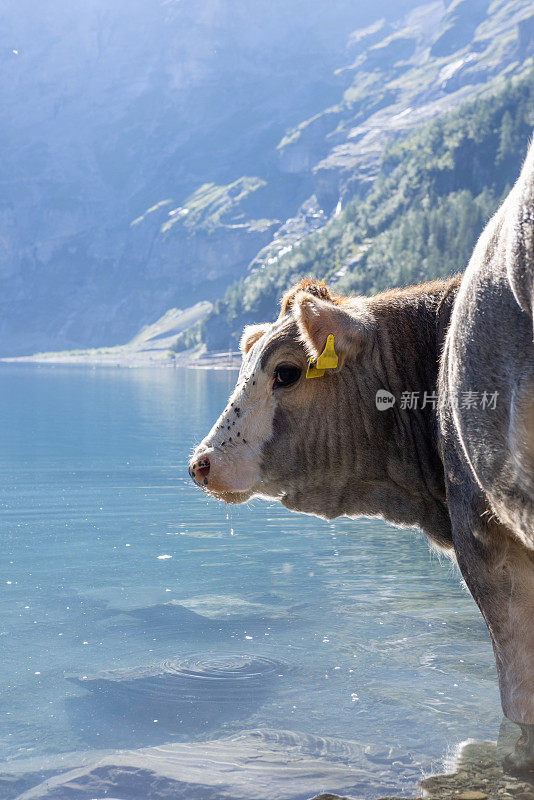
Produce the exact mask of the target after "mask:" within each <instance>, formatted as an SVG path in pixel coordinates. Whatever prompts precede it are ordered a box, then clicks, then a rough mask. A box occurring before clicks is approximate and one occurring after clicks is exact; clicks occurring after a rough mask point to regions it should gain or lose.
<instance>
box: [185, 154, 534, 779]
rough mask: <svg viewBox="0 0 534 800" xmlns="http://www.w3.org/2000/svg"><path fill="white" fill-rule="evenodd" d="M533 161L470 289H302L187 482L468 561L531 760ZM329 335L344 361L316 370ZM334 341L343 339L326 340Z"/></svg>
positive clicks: (250, 360)
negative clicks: (389, 526) (400, 533)
mask: <svg viewBox="0 0 534 800" xmlns="http://www.w3.org/2000/svg"><path fill="white" fill-rule="evenodd" d="M533 290H534V150H533V149H531V151H530V153H529V156H528V157H527V161H526V163H525V167H524V169H523V172H522V174H521V176H520V178H519V180H518V182H517V184H516V186H515V187H514V189H513V190H512V191H511V192H510V195H509V196H508V198H507V200H506V201H505V203H504V204H503V205H502V207H501V208H500V210H499V211H498V212H497V214H496V215H495V217H494V218H493V219H492V220H491V221H490V223H489V224H488V226H487V228H486V230H485V231H484V233H483V234H482V236H481V238H480V240H479V242H478V244H477V247H476V249H475V252H474V254H473V257H472V259H471V261H470V264H469V266H468V268H467V271H466V273H465V275H464V276H463V277H462V276H455V277H453V278H451V279H449V280H445V281H434V282H432V283H426V284H422V285H420V286H415V287H410V288H408V289H396V290H392V291H389V292H385V293H383V294H380V295H377V296H375V297H338V296H336V295H333V294H331V293H330V292H329V291H328V289H327V288H326V287H325V286H324V285H323V284H321V283H317V282H315V281H302V282H301V283H299V284H297V285H296V286H295V287H293V288H292V289H291V290H290V291H289V292H287V294H286V295H285V296H284V298H283V300H282V307H281V311H280V315H279V317H278V319H277V320H276V322H274V323H273V324H264V325H255V326H249V327H247V328H245V331H244V333H243V337H242V340H241V349H242V352H243V363H242V367H241V371H240V374H239V379H238V382H237V385H236V387H235V390H234V392H233V394H232V395H231V397H230V400H229V403H228V405H227V407H226V408H225V410H224V411H223V413H222V414H221V416H220V417H219V419H218V420H217V422H216V423H215V425H214V426H213V428H212V430H211V431H210V432H209V434H208V435H207V436H206V437H205V439H204V440H203V441H202V442H201V444H200V445H199V447H198V448H197V450H196V452H195V454H194V456H193V459H192V461H191V464H190V474H191V475H192V477H193V478H194V479H195V481H196V482H197V483H199V484H200V485H201V486H202V488H204V490H205V491H207V492H209V493H210V494H212V495H213V496H215V497H217V498H220V499H222V500H225V501H226V502H230V503H239V502H242V501H244V500H247V499H248V498H250V497H251V496H252V495H260V496H265V497H269V498H278V499H279V500H280V501H281V502H282V503H283V504H284V505H285V506H287V508H290V509H294V510H296V511H303V512H306V513H310V514H316V515H318V516H321V517H326V518H329V519H330V518H333V517H337V516H340V515H349V516H352V517H356V516H380V517H383V518H385V519H387V520H389V521H390V522H393V523H395V524H397V525H404V526H406V525H407V526H418V527H419V528H421V529H422V530H423V531H424V532H425V533H426V534H427V535H428V536H429V538H430V539H431V540H432V541H433V542H434V543H435V544H436V545H438V546H439V547H440V548H442V549H445V550H447V551H448V552H449V554H450V555H451V556H452V557H455V558H456V559H457V561H458V564H459V567H460V569H461V571H462V574H463V576H464V578H465V581H466V583H467V585H468V587H469V589H470V591H471V593H472V595H473V597H474V599H475V600H476V602H477V604H478V605H479V607H480V609H481V611H482V614H483V615H484V618H485V620H486V623H487V625H488V628H489V631H490V635H491V638H492V642H493V646H494V650H495V657H496V662H497V668H498V672H499V683H500V689H501V698H502V703H503V709H504V713H505V714H506V715H507V716H508V717H509V718H510V719H511V720H513V721H514V722H517V723H518V724H520V725H521V726H522V730H523V736H522V739H521V740H520V745H519V747H518V748H517V749H516V754H515V757H514V758H515V762H514V763H515V764H516V765H522V764H525V763H528V762H530V761H534V508H533V500H534V391H533V390H534V346H533V341H532V340H533V336H532V334H533V324H532V304H533ZM332 336H333V346H334V349H335V355H337V364H336V359H335V358H334V357H332V353H330V355H331V358H330V361H328V360H327V361H324V359H323V358H322V357H321V356H322V354H323V351H324V352H326V350H328V348H326V350H325V346H326V345H327V342H328V340H329V339H328V337H332ZM330 342H331V338H330Z"/></svg>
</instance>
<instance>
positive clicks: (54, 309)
mask: <svg viewBox="0 0 534 800" xmlns="http://www.w3.org/2000/svg"><path fill="white" fill-rule="evenodd" d="M415 5H416V2H414V0H375V2H374V3H372V4H369V3H364V2H355V0H330V2H328V3H325V2H322V1H321V2H319V0H317V2H314V1H312V0H291V2H289V3H288V2H287V1H286V0H284V2H282V0H128V1H126V0H114V2H113V3H110V2H109V0H83V2H82V1H81V0H78V1H77V2H72V0H70V1H69V0H49V1H48V2H47V3H41V4H38V3H34V2H33V1H32V0H7V2H4V3H3V4H2V5H1V7H0V66H1V69H2V76H3V80H2V82H1V84H0V103H1V107H2V119H3V122H2V126H0V145H1V152H2V156H3V157H2V159H1V161H0V276H1V280H2V296H1V301H0V352H1V353H2V354H4V355H7V354H14V353H26V352H32V351H35V350H42V349H44V348H51V347H53V348H54V349H57V348H58V347H61V348H65V347H80V346H90V345H96V346H98V345H102V344H113V343H115V342H117V341H126V340H127V339H128V338H129V337H131V336H132V335H133V334H134V333H135V332H136V331H137V330H139V328H140V327H141V326H142V325H144V324H146V323H149V322H153V321H154V319H156V318H157V317H158V316H160V315H161V314H163V313H164V312H165V311H166V310H167V309H168V308H170V307H173V306H177V307H180V308H184V307H185V306H187V305H192V304H193V303H196V302H197V301H200V300H213V299H215V298H216V297H218V296H220V295H222V294H223V293H224V290H225V288H226V286H227V285H228V283H229V282H233V281H234V280H235V279H236V278H238V277H239V276H241V275H243V274H244V273H245V271H246V269H247V266H248V264H249V263H250V261H251V260H252V259H253V258H254V256H255V255H256V254H257V252H258V251H259V250H260V249H261V248H262V247H264V246H265V245H267V244H268V243H269V242H270V241H271V240H272V238H273V235H275V234H276V231H277V230H278V229H279V227H280V225H281V224H282V223H283V222H284V221H285V220H287V219H288V218H289V217H292V216H294V215H295V213H296V211H297V209H298V208H299V206H300V205H301V204H302V203H304V202H305V201H306V200H307V198H309V197H310V196H311V195H313V194H314V193H317V190H318V189H317V186H316V179H315V176H314V172H313V167H314V163H315V162H314V158H315V160H317V159H319V158H320V157H322V156H323V153H324V152H325V147H324V145H323V143H322V140H324V139H325V138H326V137H327V134H328V133H329V131H328V130H327V128H328V126H326V128H325V129H324V133H323V134H320V133H319V137H318V138H319V140H320V141H319V143H317V142H315V143H312V144H310V145H308V149H310V147H311V151H313V153H312V154H308V155H306V156H305V158H306V159H307V163H306V164H304V163H303V151H302V146H301V145H300V144H299V145H298V147H297V148H295V147H294V146H293V145H292V144H291V143H287V144H284V145H283V147H281V148H279V147H278V145H279V144H280V142H282V141H283V140H284V137H286V138H287V135H288V132H289V136H290V137H292V136H294V134H293V133H291V131H292V130H294V129H296V128H297V127H298V125H299V124H300V123H301V122H302V121H303V120H311V119H313V117H314V116H315V115H317V114H318V115H320V116H323V115H324V114H325V113H326V116H327V117H328V118H329V112H325V111H324V110H325V109H328V108H330V106H332V104H336V103H337V102H339V99H340V98H341V97H343V93H344V92H345V91H346V90H347V89H349V87H350V85H351V82H353V81H354V72H353V71H351V70H350V69H349V70H344V69H341V71H340V68H341V67H343V65H344V64H347V60H348V59H349V58H350V59H351V58H352V57H353V55H354V56H355V57H356V53H357V51H358V48H360V49H361V44H359V43H358V42H359V40H357V38H358V37H356V39H354V38H351V34H352V32H353V31H354V30H355V29H356V28H360V27H362V26H369V25H372V24H373V23H377V21H378V20H381V19H383V20H384V21H383V22H380V23H379V24H378V28H377V30H379V31H383V30H385V29H386V28H387V30H389V29H390V28H391V29H392V30H393V29H394V26H395V25H396V20H397V19H398V17H399V16H400V15H402V14H404V13H405V12H406V11H407V10H410V9H412V8H413V7H414V6H415ZM438 5H439V6H440V7H441V4H438ZM392 26H393V27H392ZM380 35H381V34H379V35H378V39H380ZM366 36H367V39H368V41H371V39H372V38H373V34H372V33H369V34H366ZM369 37H370V38H369ZM375 38H376V36H375ZM386 50H387V47H386ZM388 58H389V56H388V55H387V53H386V52H385V51H384V53H377V55H376V59H377V60H378V62H383V61H387V60H388ZM307 127H310V125H309V124H308V125H307ZM307 138H309V134H308V133H306V134H305V135H304V136H303V137H302V141H304V140H306V139H307ZM315 139H317V134H315ZM326 149H328V147H327V148H326ZM311 151H310V153H311ZM333 199H335V191H334V190H333V189H332V187H331V185H330V183H329V186H328V191H327V192H326V195H325V198H324V200H321V201H320V202H322V203H327V202H329V203H331V202H333ZM327 211H328V209H327ZM317 213H318V214H319V217H320V216H321V214H322V213H323V211H322V210H320V211H318V212H317Z"/></svg>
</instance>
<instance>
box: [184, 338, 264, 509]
mask: <svg viewBox="0 0 534 800" xmlns="http://www.w3.org/2000/svg"><path fill="white" fill-rule="evenodd" d="M273 327H274V326H273ZM268 339H269V334H268V333H267V334H266V335H265V336H263V337H262V338H261V339H259V340H258V341H257V342H256V343H255V344H254V345H253V347H252V348H251V349H250V350H249V352H248V353H247V354H246V356H244V358H243V363H242V366H241V369H240V372H239V377H238V381H237V384H236V387H235V389H234V391H233V392H232V394H231V396H230V399H229V400H228V404H227V406H226V408H225V409H224V411H223V412H222V414H221V415H220V417H219V419H218V420H217V422H216V423H215V424H214V426H213V427H212V429H211V430H210V432H209V433H208V435H207V436H206V437H205V438H204V439H203V440H202V442H201V443H200V445H199V446H198V448H197V451H196V452H197V453H198V454H199V456H200V454H202V455H208V456H209V459H210V464H211V468H210V476H209V480H208V484H207V488H208V490H213V491H214V493H216V494H221V495H223V494H224V493H225V492H228V493H253V492H255V491H256V490H258V489H259V486H258V484H259V481H260V465H261V453H262V448H263V445H264V444H265V442H267V441H268V440H269V439H270V438H271V436H272V432H273V419H274V412H275V407H276V403H275V399H274V397H273V393H272V376H269V375H267V374H266V373H265V372H264V371H263V370H262V368H261V354H262V352H263V349H264V347H265V344H266V343H267V341H268Z"/></svg>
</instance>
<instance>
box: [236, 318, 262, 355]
mask: <svg viewBox="0 0 534 800" xmlns="http://www.w3.org/2000/svg"><path fill="white" fill-rule="evenodd" d="M268 328H269V326H268V325H266V324H265V325H247V326H246V327H245V328H244V330H243V334H242V336H241V340H240V342H239V349H240V350H241V352H242V353H243V355H246V354H247V353H248V351H249V350H250V348H251V347H252V345H254V344H255V343H256V342H257V341H258V339H261V337H262V336H263V335H264V333H267V330H268Z"/></svg>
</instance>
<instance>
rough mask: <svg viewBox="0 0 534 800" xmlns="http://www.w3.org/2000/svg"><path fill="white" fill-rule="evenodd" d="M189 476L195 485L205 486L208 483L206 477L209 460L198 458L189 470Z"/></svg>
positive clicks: (208, 469)
mask: <svg viewBox="0 0 534 800" xmlns="http://www.w3.org/2000/svg"><path fill="white" fill-rule="evenodd" d="M190 471H191V475H192V477H193V478H194V479H195V480H196V481H197V483H203V484H206V483H207V482H208V475H209V474H210V460H209V458H208V456H204V457H203V458H199V460H198V461H197V463H196V464H195V465H194V467H192V468H191V470H190Z"/></svg>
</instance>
